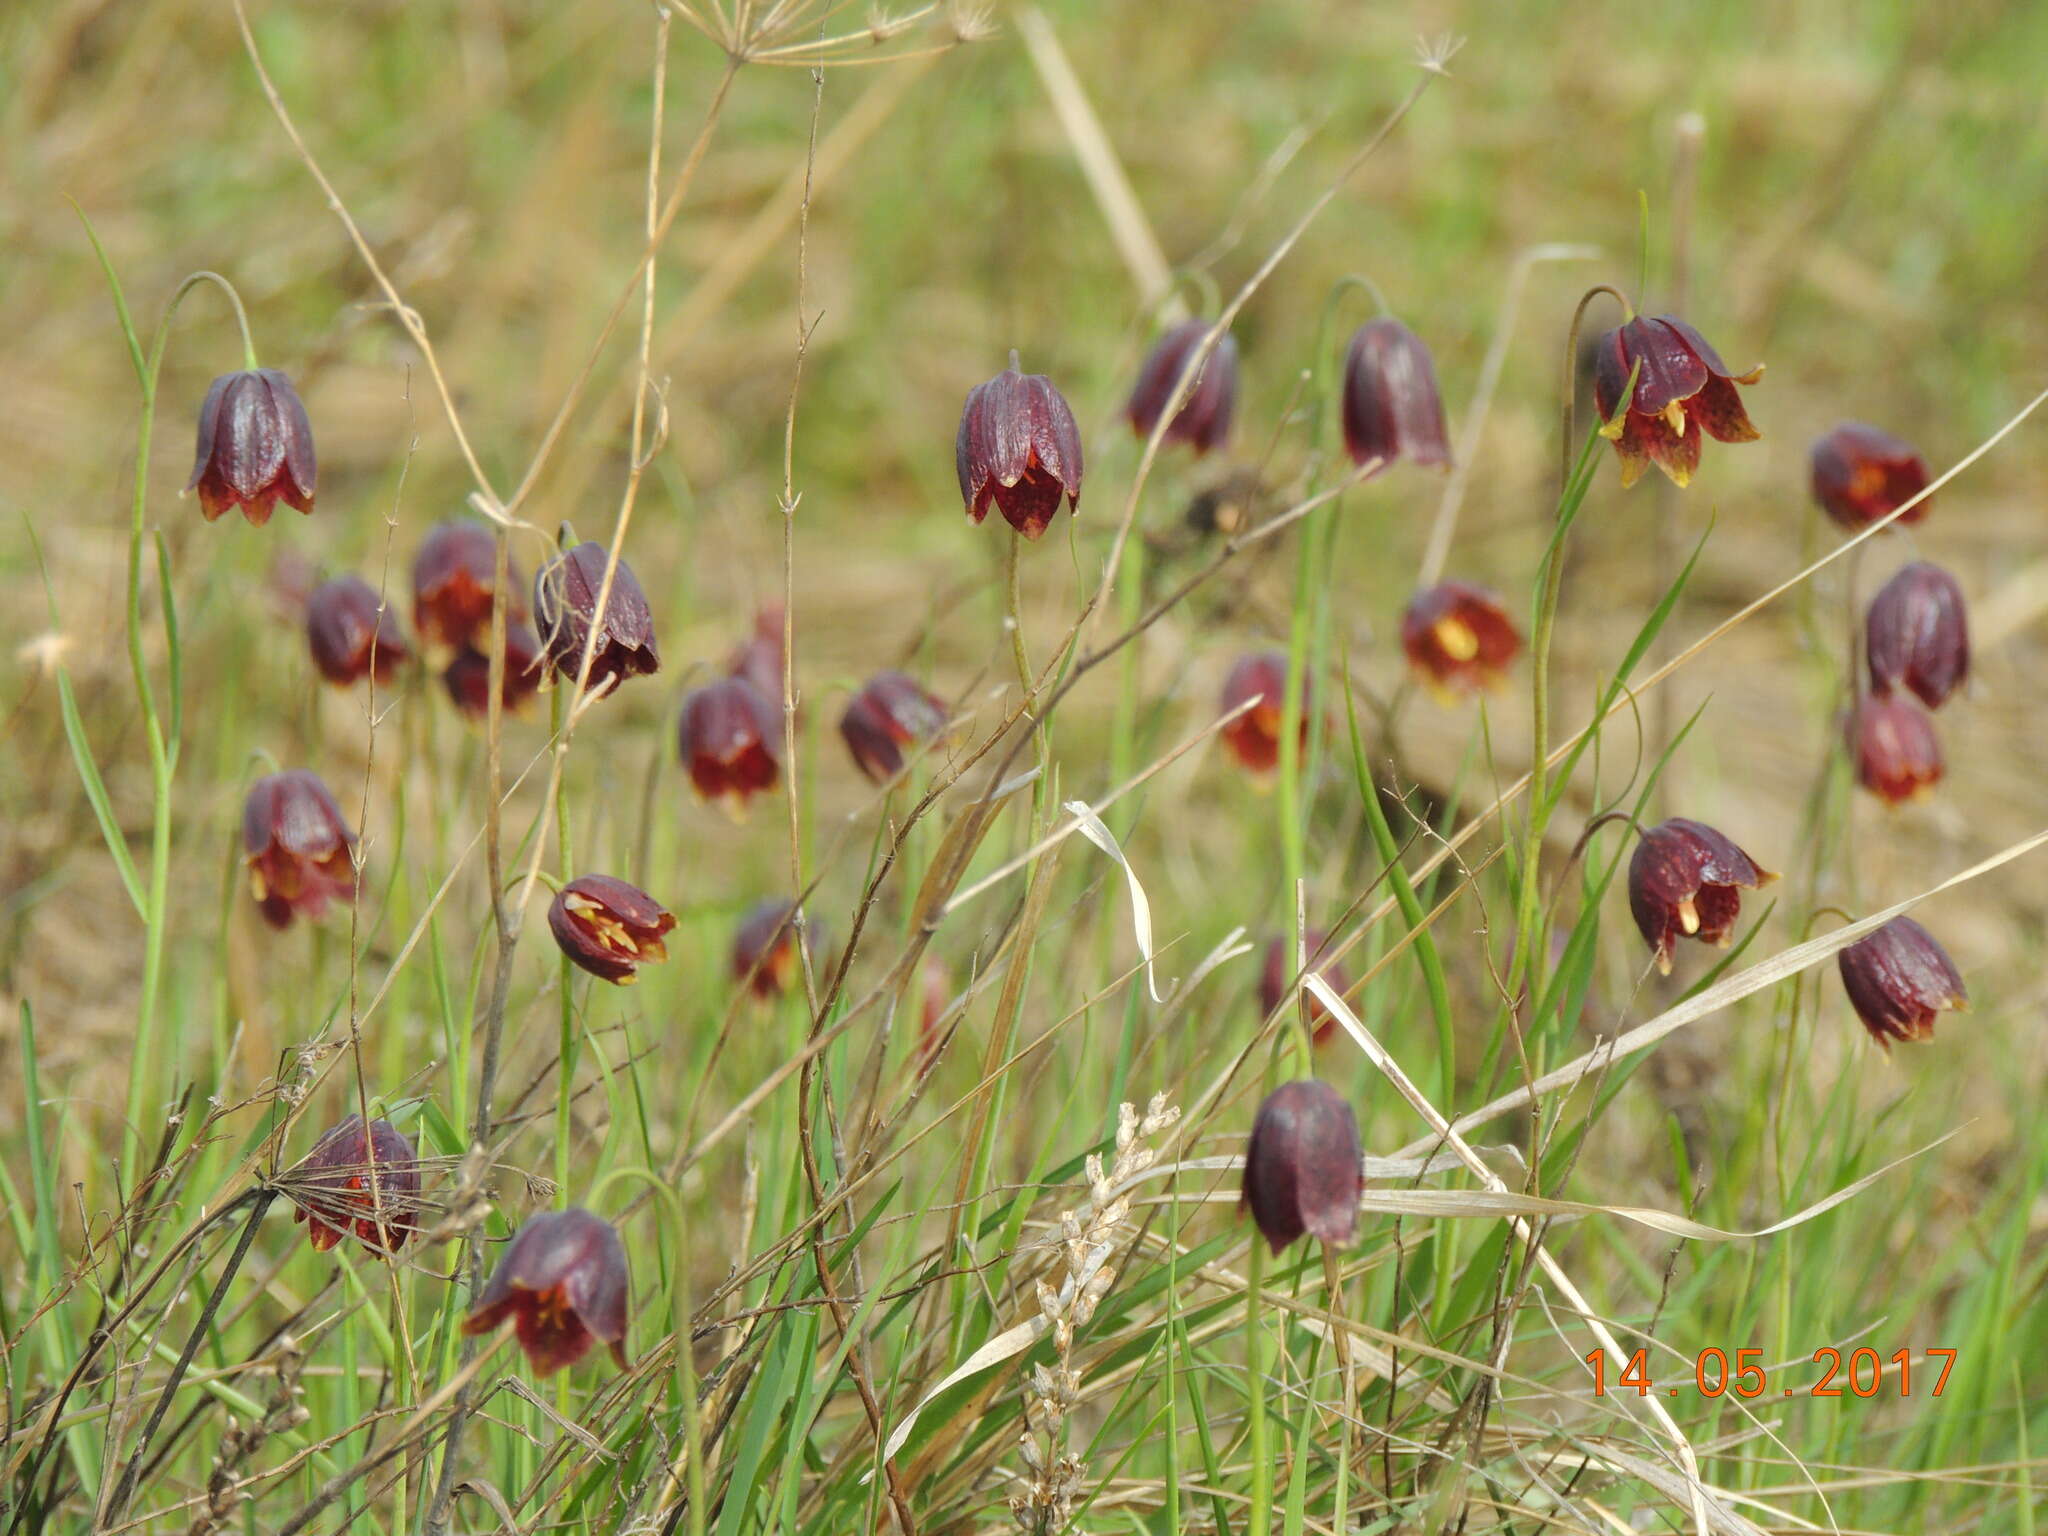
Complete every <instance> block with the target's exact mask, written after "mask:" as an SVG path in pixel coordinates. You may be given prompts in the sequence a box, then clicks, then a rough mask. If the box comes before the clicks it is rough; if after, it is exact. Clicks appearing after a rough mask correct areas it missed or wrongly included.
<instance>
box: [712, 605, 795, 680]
mask: <svg viewBox="0 0 2048 1536" xmlns="http://www.w3.org/2000/svg"><path fill="white" fill-rule="evenodd" d="M782 656H783V652H782V605H781V604H779V603H775V604H771V605H769V606H768V607H766V608H763V609H762V610H761V611H760V612H759V613H757V614H755V615H754V628H753V630H752V632H751V633H749V634H748V636H747V638H746V639H745V640H743V641H741V642H740V644H739V645H738V646H737V647H736V648H735V649H734V651H733V653H732V654H731V655H730V656H728V657H727V658H726V661H725V670H726V673H727V674H728V675H729V676H732V677H744V678H745V679H746V680H747V681H748V682H750V683H752V684H753V685H754V688H755V690H756V691H757V692H759V693H760V695H761V697H762V698H764V699H766V700H768V702H769V703H771V704H779V703H781V702H782Z"/></svg>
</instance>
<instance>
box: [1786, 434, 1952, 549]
mask: <svg viewBox="0 0 2048 1536" xmlns="http://www.w3.org/2000/svg"><path fill="white" fill-rule="evenodd" d="M1812 459H1813V499H1814V500H1815V501H1817V502H1818V503H1820V509H1821V510H1822V511H1823V512H1825V513H1827V515H1828V516H1829V517H1831V518H1833V519H1834V521H1835V522H1836V523H1837V524H1838V525H1839V526H1840V527H1842V528H1845V529H1847V530H1848V531H1849V532H1850V533H1854V532H1855V531H1856V530H1857V529H1859V528H1867V527H1869V526H1870V525H1871V524H1872V523H1874V522H1876V521H1877V520H1878V519H1879V518H1881V517H1886V516H1889V515H1890V514H1891V513H1892V512H1895V511H1897V510H1898V509H1899V508H1900V507H1902V506H1904V505H1905V504H1906V503H1907V502H1909V501H1911V500H1912V499H1913V498H1914V497H1915V496H1918V495H1919V494H1920V493H1921V492H1922V491H1924V490H1926V489H1927V481H1928V474H1927V461H1926V460H1925V459H1923V458H1921V457H1920V455H1919V454H1917V453H1915V452H1914V451H1913V448H1912V445H1911V444H1909V443H1905V442H1902V441H1900V440H1899V439H1898V438H1896V437H1893V436H1892V435H1891V433H1889V432H1885V431H1881V430H1880V429H1879V428H1877V427H1872V426H1866V425H1865V424H1864V423H1862V422H1860V421H1845V422H1843V423H1842V424H1841V425H1840V426H1839V427H1836V428H1835V429H1834V431H1832V432H1830V433H1828V434H1827V435H1826V436H1825V437H1821V438H1816V439H1815V440H1814V444H1813V454H1812ZM1931 500H1932V498H1929V500H1927V501H1922V502H1920V503H1919V504H1918V505H1916V506H1915V507H1914V508H1913V510H1912V511H1910V512H1907V513H1904V514H1902V515H1901V516H1900V517H1899V519H1898V522H1899V523H1917V522H1919V521H1920V519H1922V518H1923V517H1925V516H1926V515H1927V508H1928V506H1929V505H1930V503H1931ZM1892 526H1894V527H1896V526H1898V524H1897V523H1894V524H1893V525H1892Z"/></svg>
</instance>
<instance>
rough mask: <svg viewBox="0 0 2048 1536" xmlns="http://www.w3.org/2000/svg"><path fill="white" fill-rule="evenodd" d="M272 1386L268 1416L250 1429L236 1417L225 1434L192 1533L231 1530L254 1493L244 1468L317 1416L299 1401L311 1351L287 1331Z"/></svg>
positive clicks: (279, 1348)
mask: <svg viewBox="0 0 2048 1536" xmlns="http://www.w3.org/2000/svg"><path fill="white" fill-rule="evenodd" d="M271 1359H272V1376H271V1389H270V1395H269V1397H268V1399H267V1400H266V1401H265V1402H264V1405H263V1417H262V1418H260V1419H258V1420H257V1421H256V1422H255V1423H254V1424H251V1425H248V1426H247V1427H246V1428H245V1427H244V1426H243V1425H241V1424H238V1423H237V1422H236V1421H235V1420H234V1419H233V1418H232V1417H230V1418H229V1419H228V1424H227V1431H226V1433H224V1434H223V1435H222V1436H221V1437H220V1450H219V1451H218V1452H217V1453H216V1454H215V1456H214V1458H213V1471H212V1472H211V1474H209V1475H208V1477H207V1479H206V1504H205V1507H204V1508H202V1509H201V1510H200V1512H199V1515H198V1517H197V1518H196V1519H195V1520H193V1522H192V1524H191V1525H189V1526H188V1527H186V1536H211V1533H212V1532H214V1531H219V1530H225V1529H227V1526H228V1521H229V1519H230V1517H232V1516H233V1514H234V1512H235V1509H236V1507H237V1506H239V1505H240V1504H242V1503H243V1502H244V1501H245V1500H246V1499H248V1497H249V1495H248V1494H247V1493H246V1492H244V1491H243V1482H242V1469H243V1468H244V1467H246V1466H248V1465H249V1463H250V1462H251V1461H253V1460H254V1459H255V1458H256V1457H257V1455H259V1454H260V1453H261V1452H262V1450H263V1446H264V1442H266V1441H267V1440H269V1439H270V1437H271V1436H272V1435H277V1434H283V1433H285V1432H286V1431H288V1430H293V1429H297V1428H298V1427H299V1426H300V1425H301V1424H303V1423H305V1422H306V1420H307V1419H308V1418H310V1417H312V1415H311V1414H310V1413H308V1412H307V1410H306V1406H305V1404H303V1403H302V1402H300V1401H299V1398H300V1396H301V1395H302V1394H303V1392H304V1388H302V1387H301V1386H300V1385H299V1377H300V1375H301V1373H303V1372H304V1370H305V1368H306V1353H305V1351H304V1350H302V1349H300V1348H299V1344H298V1340H296V1339H295V1338H293V1337H292V1336H291V1335H290V1334H288V1333H287V1334H281V1335H279V1337H278V1340H277V1348H276V1350H275V1352H274V1353H273V1355H272V1357H271Z"/></svg>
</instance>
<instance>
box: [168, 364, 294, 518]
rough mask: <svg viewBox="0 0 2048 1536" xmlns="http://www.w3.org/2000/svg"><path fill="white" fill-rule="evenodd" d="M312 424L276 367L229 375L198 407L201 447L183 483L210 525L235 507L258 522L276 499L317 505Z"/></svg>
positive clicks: (226, 375)
mask: <svg viewBox="0 0 2048 1536" xmlns="http://www.w3.org/2000/svg"><path fill="white" fill-rule="evenodd" d="M316 474H317V470H316V466H315V464H314V460H313V424H312V422H310V421H308V420H307V419H306V407H305V406H304V405H303V404H301V403H300V400H299V396H298V391H296V390H294V389H293V388H292V384H291V380H290V379H287V378H286V377H285V376H284V375H283V374H282V373H280V372H279V371H278V370H277V369H275V368H255V369H248V370H245V371H243V372H240V373H224V374H222V375H221V376H220V377H219V378H217V379H215V380H214V381H213V384H212V386H211V387H210V388H208V390H207V391H206V402H205V404H203V405H202V406H200V408H199V447H198V452H197V453H196V454H195V455H194V457H193V460H192V478H191V480H189V481H188V482H187V483H186V485H185V489H186V490H188V491H194V490H196V491H197V492H199V510H200V511H201V512H202V513H203V514H204V515H205V517H206V520H207V521H208V522H209V523H210V522H212V521H213V520H214V519H215V518H217V517H219V516H220V515H221V514H222V513H223V512H226V511H228V510H229V509H230V508H232V507H240V508H241V509H242V516H244V517H246V518H247V519H248V520H249V521H250V522H251V523H253V524H254V525H255V526H257V527H258V528H260V527H262V526H263V525H264V524H265V523H267V522H269V521H270V514H271V511H272V509H273V508H275V507H276V505H277V504H278V502H280V501H282V502H284V504H285V505H286V506H290V507H297V508H298V509H299V510H300V511H301V512H311V511H312V510H313V483H314V480H315V477H316Z"/></svg>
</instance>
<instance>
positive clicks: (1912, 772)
mask: <svg viewBox="0 0 2048 1536" xmlns="http://www.w3.org/2000/svg"><path fill="white" fill-rule="evenodd" d="M1847 738H1848V743H1849V755H1850V757H1851V758H1853V759H1854V760H1855V763H1856V782H1857V783H1859V784H1861V785H1862V786H1863V787H1864V788H1865V789H1867V790H1869V791H1870V792H1871V793H1872V794H1873V795H1876V796H1877V798H1878V799H1880V800H1882V801H1884V803H1885V804H1886V805H1903V804H1905V803H1906V802H1907V801H1908V800H1921V799H1925V798H1926V797H1927V796H1928V795H1930V794H1932V793H1933V792H1934V786H1935V785H1936V784H1938V783H1940V782H1941V775H1942V771H1943V768H1944V767H1945V766H1946V765H1945V764H1944V763H1943V761H1942V755H1941V738H1940V737H1939V736H1937V735H1936V734H1935V732H1934V721H1933V720H1932V719H1930V718H1929V717H1928V714H1927V711H1926V710H1924V709H1922V708H1921V707H1920V706H1919V705H1918V704H1916V703H1914V702H1913V701H1912V700H1911V699H1907V698H1901V697H1900V696H1898V695H1897V694H1893V695H1891V696H1890V697H1886V696H1885V695H1883V694H1876V693H1871V694H1865V695H1864V696H1863V698H1861V699H1860V700H1858V701H1857V704H1856V707H1855V708H1854V709H1853V710H1851V711H1850V712H1849V719H1848V729H1847Z"/></svg>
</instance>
